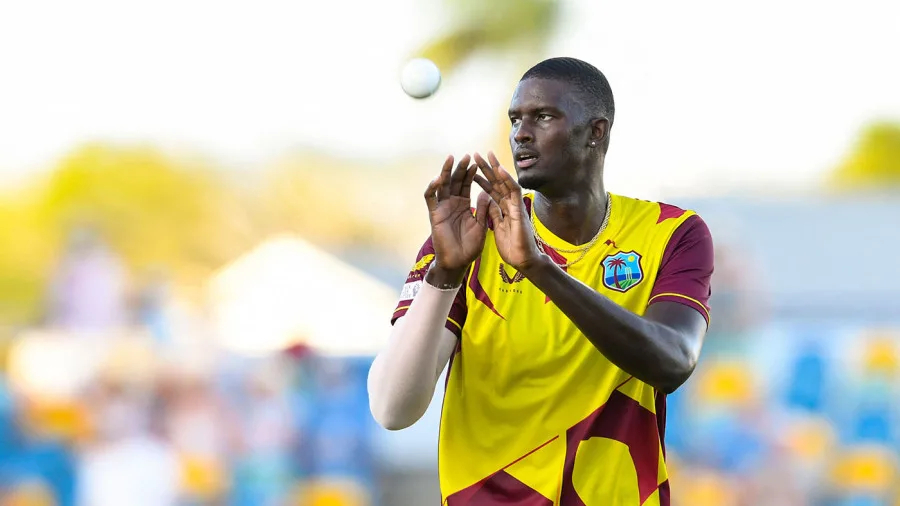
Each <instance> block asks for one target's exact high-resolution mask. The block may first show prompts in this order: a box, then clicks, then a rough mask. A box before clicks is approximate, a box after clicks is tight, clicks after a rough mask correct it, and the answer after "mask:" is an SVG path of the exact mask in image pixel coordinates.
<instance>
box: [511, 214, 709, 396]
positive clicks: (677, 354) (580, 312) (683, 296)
mask: <svg viewBox="0 0 900 506" xmlns="http://www.w3.org/2000/svg"><path fill="white" fill-rule="evenodd" d="M712 272H713V243H712V237H711V236H710V233H709V228H708V227H707V226H706V224H705V223H704V222H703V220H702V219H701V218H700V217H699V216H691V217H690V218H688V219H687V220H685V222H684V223H682V224H681V226H679V227H678V229H677V230H676V231H675V233H674V234H673V236H672V238H671V239H670V241H669V245H668V247H667V248H666V251H665V253H664V255H663V259H662V263H661V266H660V270H659V273H658V275H657V279H656V282H655V284H654V289H653V293H652V294H651V298H650V302H649V306H648V308H647V311H646V312H645V314H644V316H638V315H637V314H635V313H632V312H631V311H629V310H628V309H625V308H624V307H622V306H619V305H618V304H616V303H615V302H613V301H612V300H611V299H609V298H607V297H605V296H604V295H602V294H601V293H599V292H597V291H596V290H594V289H593V288H591V287H589V286H587V285H585V284H584V283H582V282H581V281H579V280H577V279H575V278H574V277H572V276H570V275H569V274H567V273H566V272H565V271H563V270H562V269H561V268H560V267H559V266H557V265H556V264H555V263H554V262H553V261H552V260H550V258H548V257H546V256H542V257H541V259H540V260H539V261H537V262H535V263H534V264H533V265H531V266H528V267H526V268H525V270H524V271H523V274H524V275H525V277H527V278H528V279H529V280H530V281H531V282H532V283H533V284H534V285H535V286H536V287H537V288H539V289H540V290H541V291H543V292H544V294H546V295H547V296H548V297H549V298H550V300H552V301H553V303H554V304H556V306H557V307H558V308H559V309H560V310H561V311H562V312H563V313H564V314H565V315H566V316H568V317H569V319H570V320H571V321H572V322H573V323H574V324H575V326H577V327H578V329H579V330H581V332H582V333H583V334H584V335H585V336H586V337H587V338H588V339H589V340H590V341H591V343H593V344H594V346H596V347H597V349H598V350H600V352H601V353H603V355H604V356H605V357H606V358H608V359H609V360H610V361H611V362H612V363H614V364H615V365H617V366H618V367H620V368H621V369H622V370H624V371H625V372H627V373H629V374H632V375H633V376H634V377H636V378H638V379H639V380H641V381H644V382H646V383H648V384H650V385H652V386H653V387H655V388H657V389H659V390H661V391H663V392H666V393H671V392H673V391H675V389H677V388H678V387H679V386H681V385H682V384H683V383H684V382H685V381H686V380H687V379H688V377H690V375H691V373H692V372H693V371H694V367H695V366H696V364H697V360H698V358H699V355H700V348H701V346H702V344H703V338H704V336H705V335H706V330H707V327H708V324H709V309H708V307H707V306H706V304H707V301H708V300H709V295H710V284H709V283H710V277H711V276H712Z"/></svg>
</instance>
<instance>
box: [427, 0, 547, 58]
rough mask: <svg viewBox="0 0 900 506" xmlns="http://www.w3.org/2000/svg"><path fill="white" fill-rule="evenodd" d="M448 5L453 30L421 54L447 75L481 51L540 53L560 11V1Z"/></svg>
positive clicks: (454, 0) (473, 0) (474, 0)
mask: <svg viewBox="0 0 900 506" xmlns="http://www.w3.org/2000/svg"><path fill="white" fill-rule="evenodd" d="M445 4H446V7H447V10H448V16H449V17H450V23H449V24H448V26H449V27H450V28H449V30H448V31H447V32H446V33H444V34H442V35H440V36H438V37H436V38H434V39H433V40H431V41H429V42H428V43H427V44H426V45H425V47H424V48H423V49H422V51H421V53H422V56H424V57H426V58H430V59H431V60H432V61H434V62H435V63H436V64H437V65H438V67H440V68H441V69H444V71H445V72H452V71H453V70H455V69H456V68H458V67H459V66H460V64H462V63H463V62H465V61H466V60H467V59H468V58H470V57H471V56H473V55H475V54H476V53H478V52H481V51H503V52H504V53H505V55H506V54H519V55H525V54H528V55H533V54H535V53H538V54H540V53H541V52H542V51H543V50H544V47H545V45H546V43H547V42H548V41H549V39H550V36H551V34H552V32H553V28H554V27H555V26H556V21H557V19H558V17H559V10H560V7H559V5H560V4H559V2H558V1H556V0H492V1H490V2H485V1H482V0H446V2H445Z"/></svg>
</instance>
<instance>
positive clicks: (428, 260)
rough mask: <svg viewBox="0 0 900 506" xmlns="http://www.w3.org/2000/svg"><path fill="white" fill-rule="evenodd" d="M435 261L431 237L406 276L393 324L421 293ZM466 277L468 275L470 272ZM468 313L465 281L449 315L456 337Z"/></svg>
mask: <svg viewBox="0 0 900 506" xmlns="http://www.w3.org/2000/svg"><path fill="white" fill-rule="evenodd" d="M433 262H434V245H433V244H432V243H431V237H429V238H428V240H426V241H425V244H423V245H422V248H421V249H419V254H418V255H416V263H415V264H414V265H413V267H412V269H411V270H410V271H409V275H408V276H407V277H406V284H404V285H403V289H402V290H401V292H400V301H399V302H397V307H396V309H394V315H393V316H392V317H391V325H393V324H394V322H396V321H397V318H400V317H401V316H403V315H405V314H406V311H407V310H408V309H409V306H410V304H412V301H413V298H415V296H416V294H417V293H419V289H420V288H422V283H424V280H425V273H427V272H428V268H429V267H431V264H432V263H433ZM466 277H468V272H467V273H466ZM466 313H467V311H466V285H465V283H463V286H461V287H459V292H457V294H456V298H455V299H454V300H453V305H452V306H450V314H449V315H448V316H447V323H446V327H447V330H449V331H450V332H453V333H454V334H456V337H460V336H461V335H462V327H463V324H465V322H466Z"/></svg>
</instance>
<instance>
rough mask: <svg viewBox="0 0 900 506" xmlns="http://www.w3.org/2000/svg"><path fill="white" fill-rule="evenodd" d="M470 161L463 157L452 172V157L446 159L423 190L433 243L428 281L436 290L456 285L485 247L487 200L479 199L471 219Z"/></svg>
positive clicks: (467, 157)
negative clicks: (431, 264) (435, 175)
mask: <svg viewBox="0 0 900 506" xmlns="http://www.w3.org/2000/svg"><path fill="white" fill-rule="evenodd" d="M470 161H471V158H470V157H469V155H466V156H463V157H462V159H460V160H459V163H458V164H457V166H456V169H453V170H452V173H451V169H452V168H453V156H448V157H447V159H446V160H445V161H444V165H443V167H441V173H440V174H439V175H438V177H436V178H435V179H433V180H432V181H431V183H430V184H429V185H428V188H426V189H425V203H426V204H427V205H428V217H429V219H430V221H431V241H432V243H433V244H434V265H433V266H432V268H431V269H430V270H429V273H428V278H427V279H428V281H429V283H431V284H433V285H435V286H437V287H438V288H449V287H452V286H457V285H459V284H460V283H461V282H462V278H463V276H464V275H465V270H466V269H467V268H468V267H469V264H471V263H472V262H473V261H474V260H475V258H477V257H478V255H480V254H481V250H482V249H483V248H484V239H485V234H486V233H487V204H488V202H489V199H479V200H478V208H477V209H476V213H475V215H474V216H473V215H472V199H471V189H472V181H473V180H474V179H475V171H476V170H477V167H476V166H475V165H472V166H469V162H470Z"/></svg>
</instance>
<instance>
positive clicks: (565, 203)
mask: <svg viewBox="0 0 900 506" xmlns="http://www.w3.org/2000/svg"><path fill="white" fill-rule="evenodd" d="M532 205H533V206H534V213H535V215H536V216H537V218H538V219H539V220H541V223H543V224H544V226H545V227H547V228H548V229H549V230H550V231H551V232H553V234H555V235H556V236H557V237H559V238H560V239H562V240H564V241H566V242H568V243H570V244H574V245H576V246H579V245H582V244H585V243H587V242H589V241H590V240H591V239H593V238H594V236H595V235H597V232H598V231H599V230H600V227H601V226H602V224H603V218H604V217H605V216H606V206H607V205H608V202H607V198H606V190H605V188H604V186H603V182H602V181H601V182H600V183H599V184H595V185H590V186H589V187H586V188H585V189H577V190H574V191H572V192H569V193H566V194H562V195H553V196H548V195H544V194H543V193H540V192H537V191H536V192H535V194H534V203H533V204H532Z"/></svg>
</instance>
